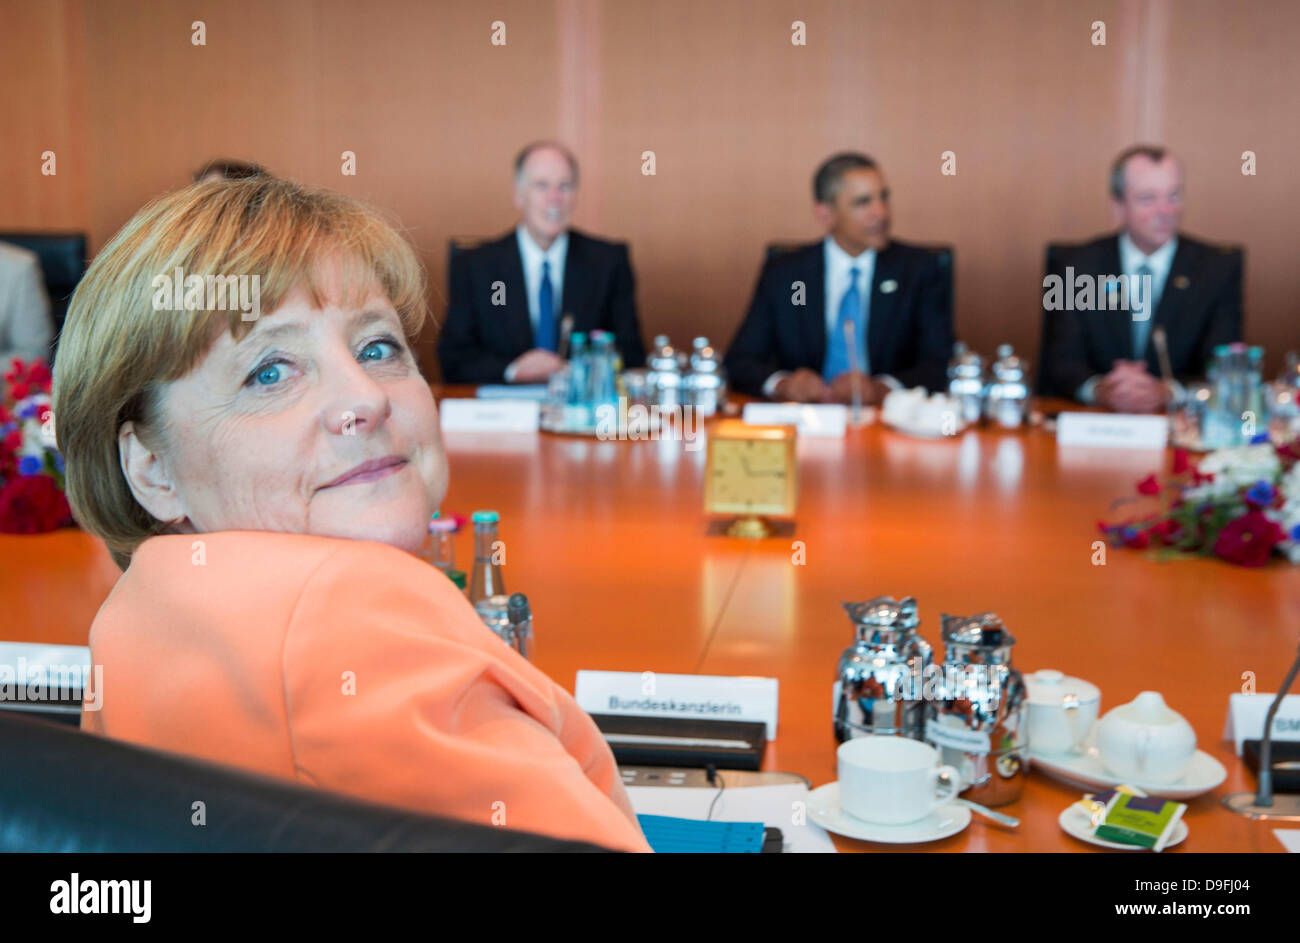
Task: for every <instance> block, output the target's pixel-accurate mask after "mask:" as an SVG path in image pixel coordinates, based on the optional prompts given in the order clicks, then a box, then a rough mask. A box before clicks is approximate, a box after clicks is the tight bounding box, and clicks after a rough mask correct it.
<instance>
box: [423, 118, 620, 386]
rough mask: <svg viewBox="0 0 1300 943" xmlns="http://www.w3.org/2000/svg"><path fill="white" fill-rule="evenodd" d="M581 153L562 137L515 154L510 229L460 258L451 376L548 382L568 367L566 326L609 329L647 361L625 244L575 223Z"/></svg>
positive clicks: (451, 320)
mask: <svg viewBox="0 0 1300 943" xmlns="http://www.w3.org/2000/svg"><path fill="white" fill-rule="evenodd" d="M577 190H578V161H577V159H576V158H575V157H574V156H573V154H572V153H570V152H569V150H568V149H567V148H565V147H564V146H563V145H561V144H556V143H554V142H551V141H539V142H536V143H533V144H529V145H528V146H527V147H525V148H524V149H523V150H522V151H520V152H519V156H518V157H517V158H515V208H516V209H517V210H518V211H519V214H520V217H521V218H520V221H519V223H518V225H516V226H515V228H514V229H512V230H511V231H510V232H508V233H506V234H505V235H503V236H501V237H500V238H498V239H495V240H493V241H491V242H488V243H485V244H484V245H481V246H478V247H476V248H474V249H470V250H467V251H464V252H461V253H460V254H458V255H456V256H455V258H453V259H452V262H451V267H450V271H449V273H448V281H449V282H450V292H449V298H448V302H447V318H446V323H445V324H444V326H443V330H442V335H441V337H440V338H439V339H438V356H439V359H440V360H441V362H442V375H443V379H444V380H445V381H446V382H448V383H501V382H503V381H504V382H506V383H542V382H545V381H546V379H547V378H548V377H550V375H551V374H552V373H554V372H555V371H557V370H559V369H560V368H561V367H563V366H564V363H565V361H564V359H563V356H562V354H563V353H564V352H563V351H562V350H561V349H560V347H561V341H562V339H563V338H562V337H561V333H562V332H561V330H560V326H561V324H562V322H563V321H564V318H565V317H566V316H568V317H571V318H572V321H571V325H572V330H573V331H574V332H578V331H582V332H584V333H586V332H590V331H594V330H605V331H609V332H610V333H612V334H613V335H614V343H615V346H616V347H617V348H618V351H619V353H620V354H621V356H622V358H623V365H624V366H626V367H639V366H641V365H642V363H644V361H645V347H644V346H643V345H642V342H641V328H640V325H639V323H638V321H637V313H636V295H635V288H636V282H635V279H634V278H633V275H632V262H631V259H630V256H629V254H628V248H627V245H626V243H622V242H606V241H604V240H601V239H595V238H593V237H591V236H588V235H586V234H584V233H581V232H579V231H578V230H576V229H573V228H571V227H570V226H569V220H570V218H571V217H572V215H573V208H574V203H575V202H576V199H577Z"/></svg>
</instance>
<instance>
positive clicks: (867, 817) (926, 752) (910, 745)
mask: <svg viewBox="0 0 1300 943" xmlns="http://www.w3.org/2000/svg"><path fill="white" fill-rule="evenodd" d="M835 755H836V760H837V765H838V769H839V787H840V808H841V809H842V810H843V811H844V812H846V813H848V814H849V815H851V816H853V817H855V818H859V819H862V820H864V821H867V822H875V823H876V824H878V825H906V824H907V823H908V822H916V821H919V820H921V819H923V818H925V817H926V816H927V815H929V814H930V813H931V812H933V811H935V810H936V809H938V808H939V807H940V806H942V805H945V804H947V803H948V802H951V801H952V799H953V798H954V797H955V796H956V795H957V789H958V787H959V785H960V783H959V782H958V774H957V770H955V769H954V768H953V767H951V766H940V765H939V751H938V750H936V749H935V748H934V747H932V746H930V745H929V744H928V743H922V742H921V741H920V740H911V739H909V738H907V737H883V736H875V735H873V736H869V737H858V738H857V739H854V740H848V741H845V742H844V743H841V744H840V747H839V749H838V750H836V751H835ZM941 781H942V782H943V783H944V787H945V788H939V783H940V782H941Z"/></svg>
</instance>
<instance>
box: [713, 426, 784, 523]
mask: <svg viewBox="0 0 1300 943" xmlns="http://www.w3.org/2000/svg"><path fill="white" fill-rule="evenodd" d="M710 445H711V452H710V456H709V459H710V460H709V464H708V472H707V474H708V476H709V481H708V491H707V494H708V510H709V511H711V512H713V513H715V514H780V515H789V514H793V513H794V487H793V486H794V482H793V481H792V480H791V476H792V475H793V474H794V469H793V467H792V465H793V463H792V461H791V458H792V451H793V450H792V449H791V448H790V447H789V445H788V443H787V442H784V441H780V440H771V439H768V440H764V439H716V440H715V441H713V442H711V443H710Z"/></svg>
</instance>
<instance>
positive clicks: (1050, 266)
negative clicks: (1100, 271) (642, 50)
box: [1034, 242, 1079, 396]
mask: <svg viewBox="0 0 1300 943" xmlns="http://www.w3.org/2000/svg"><path fill="white" fill-rule="evenodd" d="M1077 248H1079V243H1075V242H1049V243H1048V244H1047V250H1046V251H1045V252H1044V253H1043V278H1046V277H1047V276H1048V275H1051V274H1052V273H1053V272H1063V271H1065V260H1066V259H1067V258H1069V257H1070V255H1071V253H1073V252H1074V251H1075V250H1076V249H1077ZM1050 313H1051V312H1049V311H1048V310H1047V309H1046V308H1044V309H1043V310H1042V314H1041V318H1042V323H1041V324H1040V325H1039V328H1038V370H1037V371H1036V372H1035V377H1034V392H1035V393H1037V394H1038V395H1039V396H1046V395H1047V393H1048V389H1047V346H1048V344H1049V343H1051V333H1052V324H1051V318H1050Z"/></svg>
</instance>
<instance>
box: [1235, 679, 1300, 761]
mask: <svg viewBox="0 0 1300 943" xmlns="http://www.w3.org/2000/svg"><path fill="white" fill-rule="evenodd" d="M1275 697H1277V694H1276V693H1273V694H1233V695H1231V696H1230V697H1229V698H1228V719H1227V720H1226V721H1224V724H1223V739H1224V740H1231V741H1232V744H1233V746H1234V747H1236V749H1237V755H1238V756H1241V741H1243V740H1260V739H1262V738H1263V736H1264V720H1265V718H1267V717H1268V706H1269V705H1270V704H1272V703H1273V698H1275ZM1273 739H1274V740H1300V694H1288V695H1287V696H1286V697H1284V698H1282V705H1281V706H1280V707H1279V708H1278V709H1277V714H1276V715H1275V716H1274V717H1273Z"/></svg>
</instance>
